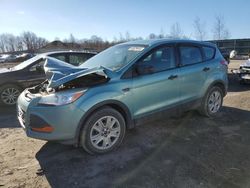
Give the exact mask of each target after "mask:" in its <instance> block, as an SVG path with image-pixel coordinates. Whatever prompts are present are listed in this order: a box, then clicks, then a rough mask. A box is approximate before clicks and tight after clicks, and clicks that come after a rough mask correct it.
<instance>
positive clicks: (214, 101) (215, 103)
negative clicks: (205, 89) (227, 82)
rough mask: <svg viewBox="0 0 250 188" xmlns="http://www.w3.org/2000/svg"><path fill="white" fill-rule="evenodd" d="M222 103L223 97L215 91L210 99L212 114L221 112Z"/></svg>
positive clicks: (209, 108)
mask: <svg viewBox="0 0 250 188" xmlns="http://www.w3.org/2000/svg"><path fill="white" fill-rule="evenodd" d="M221 103H222V96H221V93H220V92H219V91H213V92H212V93H211V94H210V96H209V98H208V110H209V111H210V112H211V113H216V112H218V111H219V109H220V107H221Z"/></svg>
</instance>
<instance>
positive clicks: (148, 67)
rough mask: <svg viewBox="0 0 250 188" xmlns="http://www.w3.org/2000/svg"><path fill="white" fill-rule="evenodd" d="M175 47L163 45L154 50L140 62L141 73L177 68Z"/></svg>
mask: <svg viewBox="0 0 250 188" xmlns="http://www.w3.org/2000/svg"><path fill="white" fill-rule="evenodd" d="M175 67H176V64H175V53H174V47H166V46H165V47H161V48H158V49H156V50H153V51H152V52H151V53H150V54H149V55H147V56H146V57H144V58H143V59H142V60H141V61H140V62H139V64H138V69H139V74H152V73H156V72H161V71H165V70H168V69H172V68H175Z"/></svg>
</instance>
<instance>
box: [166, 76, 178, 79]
mask: <svg viewBox="0 0 250 188" xmlns="http://www.w3.org/2000/svg"><path fill="white" fill-rule="evenodd" d="M176 78H178V75H171V76H169V77H168V79H169V80H174V79H176Z"/></svg>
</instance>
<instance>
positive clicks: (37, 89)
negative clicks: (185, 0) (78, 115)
mask: <svg viewBox="0 0 250 188" xmlns="http://www.w3.org/2000/svg"><path fill="white" fill-rule="evenodd" d="M108 81H109V78H107V77H106V76H103V75H99V74H95V73H93V74H88V75H85V76H82V77H79V78H76V79H74V80H71V81H69V82H66V83H64V84H62V85H60V86H58V87H56V88H51V87H48V86H49V80H45V81H44V82H42V83H41V84H39V85H37V86H34V87H32V88H29V89H28V91H29V92H30V93H32V94H38V93H39V94H41V95H47V94H50V93H54V92H58V91H63V90H68V89H74V88H88V87H93V86H96V85H99V84H103V83H106V82H108Z"/></svg>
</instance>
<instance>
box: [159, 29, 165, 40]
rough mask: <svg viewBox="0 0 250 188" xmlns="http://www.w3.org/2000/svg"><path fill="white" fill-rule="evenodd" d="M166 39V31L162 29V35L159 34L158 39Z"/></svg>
mask: <svg viewBox="0 0 250 188" xmlns="http://www.w3.org/2000/svg"><path fill="white" fill-rule="evenodd" d="M164 37H165V31H164V29H163V28H161V30H160V34H159V36H158V38H160V39H161V38H164Z"/></svg>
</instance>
